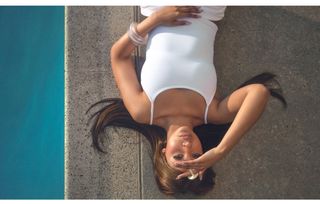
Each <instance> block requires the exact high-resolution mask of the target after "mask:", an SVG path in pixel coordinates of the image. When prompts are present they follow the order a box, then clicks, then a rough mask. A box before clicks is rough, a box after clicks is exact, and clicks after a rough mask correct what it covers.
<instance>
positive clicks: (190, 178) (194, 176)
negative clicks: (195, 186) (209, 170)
mask: <svg viewBox="0 0 320 204" xmlns="http://www.w3.org/2000/svg"><path fill="white" fill-rule="evenodd" d="M189 172H190V173H191V176H188V179H189V180H194V179H196V178H198V176H199V173H195V174H194V173H193V171H192V170H191V169H189Z"/></svg>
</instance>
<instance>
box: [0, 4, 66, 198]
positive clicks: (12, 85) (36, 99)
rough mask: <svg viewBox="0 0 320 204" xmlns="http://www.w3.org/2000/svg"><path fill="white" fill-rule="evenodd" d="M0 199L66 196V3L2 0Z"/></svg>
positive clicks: (0, 16) (0, 46)
mask: <svg viewBox="0 0 320 204" xmlns="http://www.w3.org/2000/svg"><path fill="white" fill-rule="evenodd" d="M0 30H1V31H0V98H1V100H0V130H1V132H0V199H7V198H9V199H10V198H11V199H15V198H25V199H30V198H54V199H63V198H64V195H63V194H64V7H40V6H39V7H31V6H27V7H26V6H25V7H18V6H14V7H5V6H0Z"/></svg>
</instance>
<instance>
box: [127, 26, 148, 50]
mask: <svg viewBox="0 0 320 204" xmlns="http://www.w3.org/2000/svg"><path fill="white" fill-rule="evenodd" d="M128 36H129V38H130V39H131V41H132V42H133V44H135V45H137V46H139V45H145V44H147V41H148V36H149V35H148V34H147V35H146V36H145V37H142V36H141V35H139V34H138V32H137V23H135V22H132V23H131V24H130V27H129V30H128Z"/></svg>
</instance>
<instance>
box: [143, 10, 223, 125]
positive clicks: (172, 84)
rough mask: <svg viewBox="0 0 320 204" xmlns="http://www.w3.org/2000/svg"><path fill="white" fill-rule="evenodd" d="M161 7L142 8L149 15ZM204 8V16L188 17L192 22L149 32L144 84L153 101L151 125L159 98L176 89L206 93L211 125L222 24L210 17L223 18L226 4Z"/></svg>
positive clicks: (144, 66) (158, 28)
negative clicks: (217, 42)
mask: <svg viewBox="0 0 320 204" xmlns="http://www.w3.org/2000/svg"><path fill="white" fill-rule="evenodd" d="M158 9H159V7H141V13H142V14H143V15H145V16H149V15H151V14H152V12H154V11H156V10H158ZM202 9H203V12H202V13H201V15H202V18H197V19H194V18H186V20H188V21H190V22H191V24H190V25H184V26H175V27H167V26H158V27H156V28H155V29H153V30H152V31H151V32H150V33H149V39H148V43H147V51H146V61H145V63H144V65H143V67H142V70H141V85H142V88H143V90H144V91H145V93H146V95H147V96H148V98H149V100H150V102H151V111H150V112H151V113H150V125H152V122H153V112H154V101H155V99H156V97H157V96H158V95H159V94H160V93H161V92H163V91H165V90H168V89H173V88H185V89H189V90H193V91H195V92H197V93H199V94H200V95H202V96H203V98H204V99H205V101H206V110H205V115H204V121H205V124H207V114H208V108H209V105H210V103H211V101H212V99H213V97H214V94H215V92H216V87H217V76H216V71H215V67H214V64H213V54H214V52H213V47H214V40H215V35H216V32H217V30H218V27H217V26H216V24H214V23H213V22H210V20H213V19H214V20H215V21H216V20H220V19H221V18H223V14H224V10H225V7H219V9H218V8H216V7H215V8H213V7H210V8H207V7H202ZM206 11H207V13H206ZM208 11H210V13H208ZM205 16H206V18H205ZM207 17H208V18H207ZM209 17H210V18H209Z"/></svg>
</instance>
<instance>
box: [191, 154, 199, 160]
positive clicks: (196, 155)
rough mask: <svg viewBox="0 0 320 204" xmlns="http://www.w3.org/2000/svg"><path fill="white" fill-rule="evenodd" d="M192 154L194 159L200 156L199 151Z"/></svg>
mask: <svg viewBox="0 0 320 204" xmlns="http://www.w3.org/2000/svg"><path fill="white" fill-rule="evenodd" d="M192 156H193V158H195V159H196V158H198V157H200V156H201V154H199V153H194V154H193V155H192Z"/></svg>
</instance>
